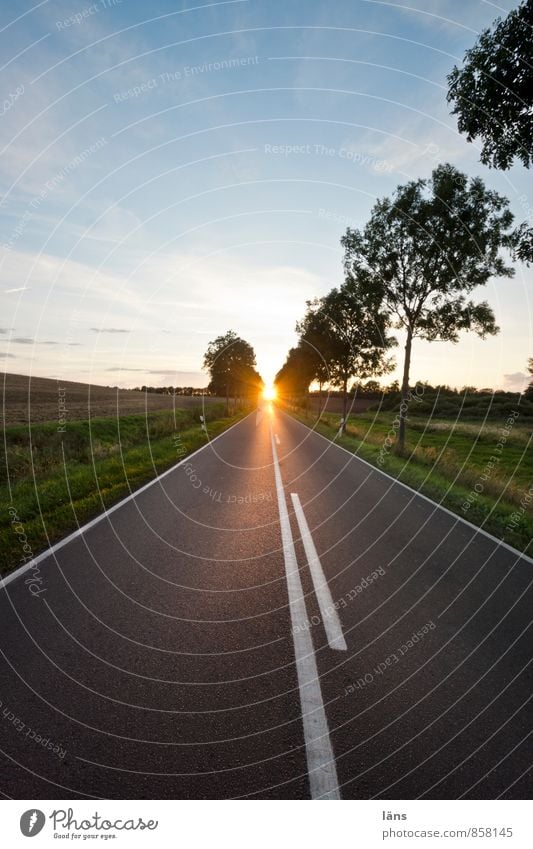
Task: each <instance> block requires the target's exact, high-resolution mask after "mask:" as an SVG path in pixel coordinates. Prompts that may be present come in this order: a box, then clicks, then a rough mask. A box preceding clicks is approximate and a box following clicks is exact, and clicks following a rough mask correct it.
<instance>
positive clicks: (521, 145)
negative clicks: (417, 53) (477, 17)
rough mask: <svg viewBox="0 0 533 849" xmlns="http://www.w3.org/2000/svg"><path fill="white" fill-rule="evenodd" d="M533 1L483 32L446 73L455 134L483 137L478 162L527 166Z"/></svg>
mask: <svg viewBox="0 0 533 849" xmlns="http://www.w3.org/2000/svg"><path fill="white" fill-rule="evenodd" d="M532 27H533V0H526V2H524V3H522V4H521V5H520V6H519V7H518V8H517V9H513V11H512V12H509V14H508V15H507V17H506V18H505V19H504V20H502V19H501V18H497V20H496V21H495V22H494V24H493V28H494V29H493V31H491V30H490V29H486V30H484V31H483V32H482V33H481V35H480V36H479V38H478V40H477V41H476V43H475V45H474V47H472V48H471V49H470V50H467V52H466V55H465V62H464V66H463V68H462V69H459V68H458V67H457V66H455V67H454V68H453V70H452V72H451V73H450V74H449V76H448V83H449V90H448V101H449V102H451V103H453V104H454V108H453V110H452V115H457V116H458V120H457V123H458V127H459V132H461V133H466V135H467V139H468V141H469V142H471V141H473V140H474V139H475V138H478V137H481V138H482V139H483V146H482V148H481V161H482V162H483V163H484V164H485V165H490V166H492V167H493V168H502V169H503V170H506V169H507V168H510V167H511V165H512V162H513V159H514V158H515V157H517V158H518V159H520V160H521V162H522V163H523V164H524V165H525V167H526V168H529V166H530V164H531V162H532V157H533V120H532V117H531V76H532V75H531V64H532V58H533V57H532V51H531V42H532Z"/></svg>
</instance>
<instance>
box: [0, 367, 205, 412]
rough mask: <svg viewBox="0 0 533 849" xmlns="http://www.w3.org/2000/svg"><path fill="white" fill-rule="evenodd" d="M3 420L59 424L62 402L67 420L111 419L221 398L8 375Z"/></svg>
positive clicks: (196, 405) (5, 385) (2, 393)
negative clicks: (166, 393) (163, 393)
mask: <svg viewBox="0 0 533 849" xmlns="http://www.w3.org/2000/svg"><path fill="white" fill-rule="evenodd" d="M1 396H2V397H1V400H2V417H3V420H4V422H5V424H6V425H11V424H24V423H27V422H32V423H33V422H54V421H55V422H57V421H58V418H59V417H60V414H61V410H60V402H61V405H62V406H63V407H65V408H66V415H65V418H66V419H67V420H78V419H87V418H91V419H93V418H107V417H108V416H117V415H119V416H124V415H131V414H134V413H143V412H145V411H149V412H154V411H155V410H172V409H173V408H174V407H180V408H184V409H187V408H191V407H198V406H199V405H201V404H203V403H205V404H216V403H219V402H220V400H221V399H220V398H213V397H209V396H206V397H203V398H202V397H191V396H186V395H178V396H176V398H173V397H172V396H171V395H159V394H156V393H145V392H137V391H134V390H133V389H117V388H113V387H111V386H94V385H91V384H88V383H74V382H72V381H69V380H52V379H50V378H46V377H30V376H29V375H23V374H11V373H6V374H4V376H3V380H2V381H1Z"/></svg>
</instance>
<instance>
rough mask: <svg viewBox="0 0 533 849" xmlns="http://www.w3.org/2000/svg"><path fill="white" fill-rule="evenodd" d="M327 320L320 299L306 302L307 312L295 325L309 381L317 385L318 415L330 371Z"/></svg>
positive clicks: (320, 412)
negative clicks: (305, 359) (304, 356)
mask: <svg viewBox="0 0 533 849" xmlns="http://www.w3.org/2000/svg"><path fill="white" fill-rule="evenodd" d="M329 329H330V328H329V319H328V317H327V316H326V315H325V313H324V310H323V308H322V301H321V300H320V298H314V299H313V300H312V301H307V311H306V313H305V316H304V317H303V319H302V320H301V321H299V322H297V324H296V332H297V333H298V334H299V336H300V341H299V343H298V347H300V348H304V349H305V350H306V357H307V360H308V362H309V370H310V371H311V370H312V377H311V380H316V381H317V383H318V415H317V419H320V416H321V415H322V387H323V385H324V383H329V380H330V371H329V366H328V360H329V354H328V351H329V348H330V333H329Z"/></svg>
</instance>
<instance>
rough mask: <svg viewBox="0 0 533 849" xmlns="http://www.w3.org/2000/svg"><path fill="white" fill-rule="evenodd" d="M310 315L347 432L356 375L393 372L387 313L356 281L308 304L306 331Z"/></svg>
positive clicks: (368, 375) (371, 294) (304, 324)
mask: <svg viewBox="0 0 533 849" xmlns="http://www.w3.org/2000/svg"><path fill="white" fill-rule="evenodd" d="M310 313H314V321H315V324H317V325H318V326H320V328H321V332H322V337H323V340H324V341H323V351H322V352H321V354H322V356H323V357H324V361H325V364H326V366H327V374H328V379H329V381H330V383H331V384H332V385H333V386H337V387H339V388H340V389H341V390H342V397H343V416H342V424H341V430H342V431H343V432H344V430H345V427H346V417H347V412H348V382H349V381H350V379H351V378H352V377H354V376H355V375H358V376H359V377H361V378H365V377H370V376H371V375H378V374H384V373H385V372H386V371H390V368H391V365H390V363H389V361H387V360H386V358H385V352H386V351H387V349H388V348H390V347H391V344H392V340H391V339H389V338H388V337H387V332H386V317H385V313H383V312H382V311H380V308H379V303H378V302H377V300H376V294H375V293H374V292H372V291H371V290H366V291H363V290H362V289H361V288H360V287H359V286H358V285H357V284H356V282H355V280H348V281H346V282H345V283H344V284H343V286H341V287H340V288H339V289H332V290H331V291H330V292H329V293H328V294H327V295H326V296H325V297H323V298H320V299H319V300H318V301H316V300H315V301H314V302H311V303H310V304H308V312H307V315H306V317H305V318H304V320H303V323H302V324H303V326H304V327H305V326H307V325H308V324H309V322H310Z"/></svg>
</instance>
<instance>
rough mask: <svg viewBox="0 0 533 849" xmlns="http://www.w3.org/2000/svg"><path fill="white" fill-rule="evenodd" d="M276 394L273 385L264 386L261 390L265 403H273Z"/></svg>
mask: <svg viewBox="0 0 533 849" xmlns="http://www.w3.org/2000/svg"><path fill="white" fill-rule="evenodd" d="M277 394H278V393H277V392H276V387H275V386H274V385H273V384H272V385H270V386H265V388H264V389H263V398H264V400H265V401H275V400H276V396H277Z"/></svg>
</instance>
